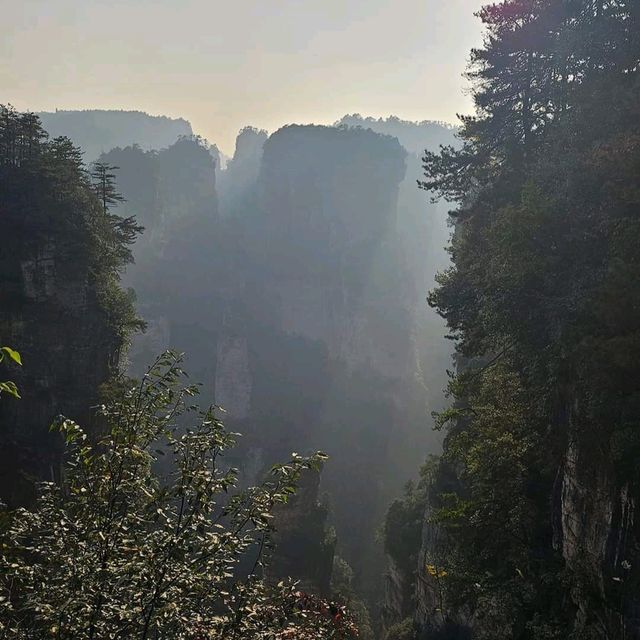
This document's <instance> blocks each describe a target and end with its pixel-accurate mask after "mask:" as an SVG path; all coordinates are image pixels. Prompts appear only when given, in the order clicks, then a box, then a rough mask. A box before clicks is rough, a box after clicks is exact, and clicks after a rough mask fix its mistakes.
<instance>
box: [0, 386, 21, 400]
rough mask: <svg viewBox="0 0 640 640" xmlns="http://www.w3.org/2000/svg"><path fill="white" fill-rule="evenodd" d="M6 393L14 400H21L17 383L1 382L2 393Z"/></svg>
mask: <svg viewBox="0 0 640 640" xmlns="http://www.w3.org/2000/svg"><path fill="white" fill-rule="evenodd" d="M2 392H5V393H8V394H9V395H10V396H13V397H14V398H18V399H19V398H20V394H19V393H18V387H16V383H15V382H0V393H2Z"/></svg>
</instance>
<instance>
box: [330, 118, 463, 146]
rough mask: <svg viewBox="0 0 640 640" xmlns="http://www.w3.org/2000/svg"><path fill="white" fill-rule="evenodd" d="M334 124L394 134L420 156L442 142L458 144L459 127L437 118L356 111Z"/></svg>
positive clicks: (400, 141)
mask: <svg viewBox="0 0 640 640" xmlns="http://www.w3.org/2000/svg"><path fill="white" fill-rule="evenodd" d="M334 126H336V127H340V126H346V127H362V128H363V129H371V131H375V132H376V133H382V134H386V135H388V136H393V137H394V138H397V139H398V142H399V143H400V144H401V145H402V146H403V147H404V148H405V149H406V150H407V151H408V152H409V153H412V154H416V155H419V156H421V155H422V152H423V151H424V150H425V149H431V150H437V149H438V147H439V146H440V145H441V144H442V145H454V146H455V145H456V144H458V142H457V140H456V137H455V134H456V131H457V130H458V129H457V127H455V126H453V125H451V124H448V123H446V122H438V121H435V120H422V121H421V122H412V121H410V120H402V119H400V118H398V117H396V116H389V117H388V118H372V117H370V116H368V117H365V116H361V115H360V114H359V113H354V114H351V115H349V114H347V115H346V116H343V117H342V118H340V120H338V121H337V122H336V123H335V125H334Z"/></svg>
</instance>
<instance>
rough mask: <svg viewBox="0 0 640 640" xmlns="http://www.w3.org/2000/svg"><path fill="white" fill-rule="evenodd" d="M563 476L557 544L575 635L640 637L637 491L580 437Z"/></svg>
mask: <svg viewBox="0 0 640 640" xmlns="http://www.w3.org/2000/svg"><path fill="white" fill-rule="evenodd" d="M597 455H599V456H600V457H601V459H600V461H599V463H597V464H594V460H593V458H594V456H597ZM560 478H561V490H560V492H559V495H558V496H557V498H556V504H555V510H556V513H557V514H558V518H557V519H556V523H557V524H556V531H555V534H556V535H555V542H556V545H557V546H558V548H559V549H560V550H561V551H562V556H563V558H564V560H565V562H566V565H567V569H568V571H569V573H570V575H571V589H570V598H571V600H572V601H573V603H574V604H575V607H576V612H575V622H574V629H575V633H576V634H577V637H585V638H603V637H607V638H631V639H635V638H640V597H639V592H638V584H639V577H640V545H639V541H640V536H639V533H640V528H639V525H638V522H637V518H636V495H637V493H636V490H635V488H634V487H632V486H630V484H629V483H628V482H622V483H621V482H620V481H619V480H618V477H617V476H616V472H615V468H614V467H613V465H612V464H611V458H610V456H607V455H604V456H603V455H602V452H600V453H597V452H596V450H595V449H594V448H593V447H590V446H585V444H584V442H582V438H580V437H579V435H578V434H575V435H574V436H573V437H572V438H571V440H570V443H569V445H568V447H567V452H566V456H565V460H564V464H563V467H562V469H561V471H560ZM607 603H608V604H607ZM612 605H615V607H614V606H612Z"/></svg>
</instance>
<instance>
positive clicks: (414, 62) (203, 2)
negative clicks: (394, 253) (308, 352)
mask: <svg viewBox="0 0 640 640" xmlns="http://www.w3.org/2000/svg"><path fill="white" fill-rule="evenodd" d="M485 3H486V0H357V1H356V0H20V1H18V2H16V1H15V0H0V6H2V16H3V19H2V21H1V22H0V57H1V59H2V60H3V64H2V65H0V103H11V104H12V105H13V106H15V107H16V108H17V109H19V110H31V111H52V110H55V109H56V108H57V109H89V108H96V109H97V108H101V109H136V110H142V111H146V112H148V113H151V114H154V115H167V116H172V117H183V118H186V119H187V120H189V121H190V122H191V124H192V126H193V128H194V131H195V132H196V133H199V134H201V135H203V136H204V137H205V138H207V139H208V140H209V141H211V142H214V143H216V144H218V146H219V147H220V148H221V149H222V150H223V151H224V152H225V153H228V154H230V153H232V152H233V147H234V140H235V136H236V134H237V132H238V130H239V129H241V128H242V127H243V126H246V125H252V126H256V127H260V128H264V129H267V130H269V131H273V130H275V129H277V128H278V127H280V126H282V125H283V124H289V123H309V122H315V123H318V124H322V123H324V124H328V123H332V122H334V121H336V120H337V119H339V118H340V117H341V116H342V115H344V114H346V113H360V114H362V115H371V116H375V117H384V116H388V115H396V116H398V117H400V118H404V119H408V120H444V121H447V122H455V121H456V113H468V112H469V111H470V110H471V101H470V97H469V95H468V91H467V90H466V89H467V82H466V80H465V79H464V78H463V75H462V74H463V72H464V69H465V66H466V62H467V60H468V56H469V51H470V49H471V47H473V46H477V45H478V44H480V42H481V26H480V21H479V20H478V19H477V18H475V17H474V15H473V13H474V11H476V10H477V9H478V8H479V7H480V6H481V5H482V4H485Z"/></svg>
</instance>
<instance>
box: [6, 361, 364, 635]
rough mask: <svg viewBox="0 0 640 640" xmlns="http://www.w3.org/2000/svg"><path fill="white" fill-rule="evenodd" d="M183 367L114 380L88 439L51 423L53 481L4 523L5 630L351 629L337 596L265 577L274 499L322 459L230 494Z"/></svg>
mask: <svg viewBox="0 0 640 640" xmlns="http://www.w3.org/2000/svg"><path fill="white" fill-rule="evenodd" d="M183 376H184V374H183V372H182V370H181V369H180V358H179V356H177V355H176V354H173V353H170V352H168V353H165V354H164V355H162V356H161V357H160V358H158V360H157V361H156V362H155V363H154V365H153V366H152V367H151V368H150V369H149V370H148V372H147V374H146V375H145V376H144V378H143V380H142V381H141V382H140V383H139V384H137V385H135V384H131V383H128V382H123V383H122V386H123V390H122V396H121V398H120V399H119V400H118V401H114V402H113V403H111V404H108V405H107V406H105V407H102V416H103V419H104V420H105V421H106V423H107V425H108V427H109V430H108V432H107V434H106V435H105V436H104V437H102V438H100V439H99V440H98V441H97V442H91V441H90V439H89V438H88V436H87V434H86V433H85V432H84V431H83V430H82V429H81V428H80V427H79V426H78V425H77V424H75V423H74V422H72V421H70V420H67V419H63V418H62V419H60V421H59V422H58V423H57V424H56V425H55V426H54V427H53V428H54V429H56V430H57V431H59V432H60V433H61V434H62V436H63V437H64V439H65V442H66V445H67V456H68V457H67V463H66V470H65V476H64V479H63V480H62V482H61V483H60V484H54V483H51V482H47V483H42V484H41V485H40V491H39V499H38V503H37V505H36V507H35V508H34V509H33V510H27V509H18V510H17V511H15V512H13V513H11V514H9V515H8V524H7V525H6V527H5V530H4V531H3V532H2V547H1V548H2V552H1V554H0V634H2V637H4V638H15V639H23V638H24V639H26V638H32V637H38V638H44V637H53V638H57V639H63V638H68V639H74V640H81V639H86V640H89V639H94V638H95V639H97V638H108V637H127V638H140V639H141V640H143V639H145V638H165V639H172V638H176V639H177V638H192V639H194V640H195V639H205V638H206V639H222V638H224V639H225V640H231V639H238V640H239V639H245V638H246V639H247V640H248V639H250V638H251V639H259V638H264V639H265V640H266V639H267V638H268V639H272V640H277V639H282V640H284V639H285V638H293V639H297V640H303V639H306V638H308V639H309V640H310V639H311V638H341V637H347V636H348V635H350V633H351V630H352V625H351V623H350V622H349V620H348V619H347V618H346V615H345V613H344V611H343V610H342V609H341V608H340V607H339V606H338V605H337V604H335V603H325V602H323V601H321V600H319V599H318V598H315V597H314V596H312V595H308V594H304V593H301V592H300V591H299V590H298V589H297V587H296V586H295V585H294V584H290V583H286V582H281V583H279V584H277V585H274V584H270V583H269V582H268V581H266V580H264V578H263V577H262V568H263V566H264V565H265V564H266V561H267V555H268V549H269V540H270V534H271V531H272V517H273V516H272V510H273V508H274V506H275V505H277V504H281V503H286V502H287V500H288V498H289V496H291V495H292V494H293V493H294V492H295V488H296V483H297V481H298V479H299V477H300V474H301V473H303V472H304V470H306V469H310V468H316V467H317V466H318V465H319V464H320V462H321V461H322V460H324V458H325V456H324V455H323V454H320V453H316V454H314V455H312V456H310V457H302V456H299V455H296V454H293V457H292V459H291V461H290V462H289V463H288V464H285V465H276V466H275V467H273V468H272V469H271V472H270V473H269V475H268V477H267V478H266V479H265V480H264V482H263V483H262V484H261V485H260V486H257V487H252V488H249V489H247V490H246V491H243V492H236V489H235V487H236V481H237V470H236V469H234V468H229V467H228V466H227V465H226V464H225V462H224V458H225V455H226V454H227V452H228V451H229V449H230V448H231V447H232V446H233V444H234V442H235V437H236V434H232V433H229V432H227V431H226V430H225V429H224V427H223V425H222V423H221V422H220V421H219V420H218V419H217V418H216V416H215V414H214V411H213V409H210V410H208V411H204V412H200V411H199V410H197V409H196V408H195V407H193V406H191V405H190V402H192V398H193V396H194V395H195V394H196V393H197V387H195V386H193V385H189V386H183V385H182V384H181V380H182V379H183ZM179 425H181V426H179ZM167 457H168V459H169V461H170V462H169V463H167V462H163V463H161V462H160V461H161V460H162V461H164V460H165V458H167ZM247 563H248V566H249V567H252V569H250V570H249V571H248V572H246V570H244V569H243V568H242V567H243V566H247Z"/></svg>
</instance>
